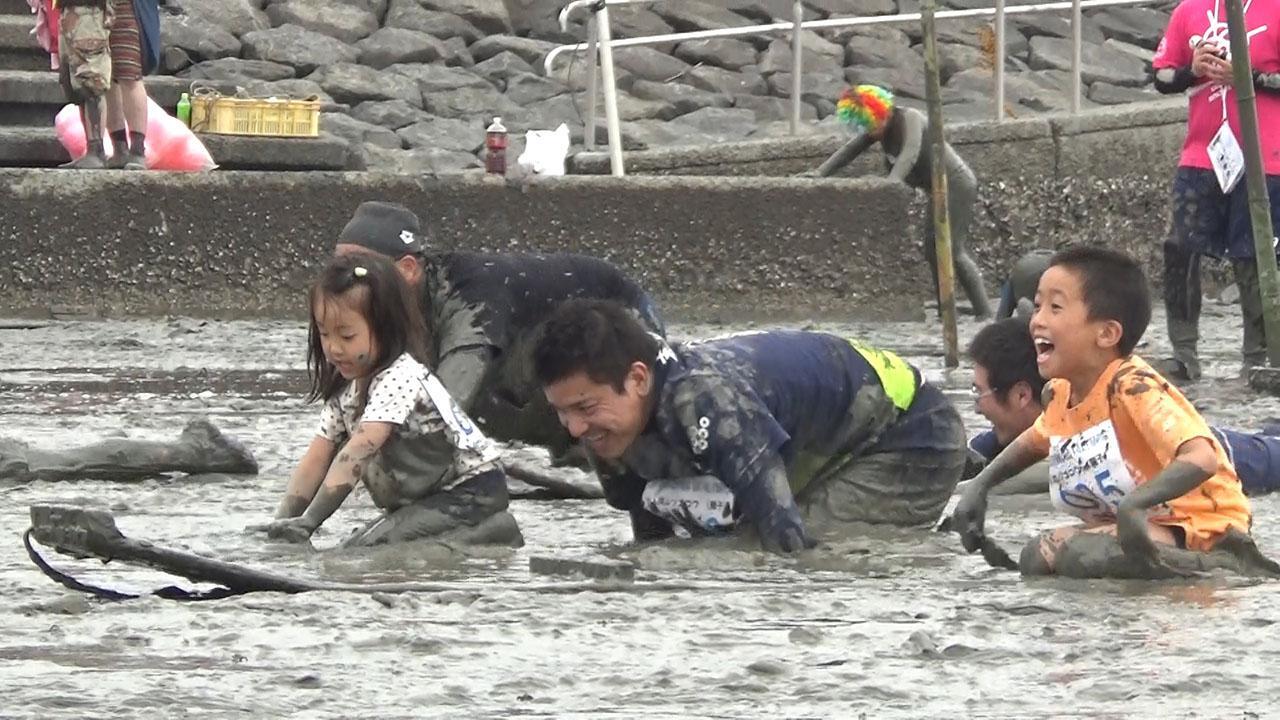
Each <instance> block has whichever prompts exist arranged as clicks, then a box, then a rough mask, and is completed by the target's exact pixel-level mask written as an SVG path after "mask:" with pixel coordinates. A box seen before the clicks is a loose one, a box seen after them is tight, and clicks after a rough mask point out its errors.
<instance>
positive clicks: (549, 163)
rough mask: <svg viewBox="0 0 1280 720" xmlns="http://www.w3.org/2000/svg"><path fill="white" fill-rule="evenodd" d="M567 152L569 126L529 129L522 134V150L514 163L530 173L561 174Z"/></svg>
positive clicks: (562, 124)
mask: <svg viewBox="0 0 1280 720" xmlns="http://www.w3.org/2000/svg"><path fill="white" fill-rule="evenodd" d="M568 154H569V126H568V125H565V124H564V123H561V124H560V127H558V128H556V129H555V130H530V131H528V132H526V133H525V134H524V152H522V153H520V157H519V158H517V159H516V163H517V164H519V165H520V167H522V168H524V170H525V172H528V173H530V174H532V175H563V174H564V159H565V156H566V155H568Z"/></svg>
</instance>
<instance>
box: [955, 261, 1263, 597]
mask: <svg viewBox="0 0 1280 720" xmlns="http://www.w3.org/2000/svg"><path fill="white" fill-rule="evenodd" d="M1035 305H1036V310H1035V314H1034V315H1032V317H1031V327H1030V331H1031V335H1032V338H1033V342H1034V345H1035V349H1036V364H1037V366H1038V368H1039V371H1040V374H1041V376H1043V377H1045V378H1049V379H1050V381H1049V383H1048V385H1047V386H1046V388H1045V408H1044V412H1043V413H1042V414H1041V415H1040V417H1039V418H1038V419H1037V420H1036V421H1035V423H1034V424H1033V425H1032V426H1031V427H1030V428H1028V429H1027V430H1026V431H1024V432H1023V433H1022V434H1021V435H1019V436H1018V438H1017V439H1016V440H1014V441H1013V442H1012V443H1011V444H1010V445H1009V446H1008V447H1007V448H1005V449H1004V451H1002V452H1001V453H1000V454H999V455H997V456H996V458H995V459H994V460H992V461H991V463H990V464H989V465H987V467H986V468H985V469H983V471H982V472H981V473H979V474H978V476H977V477H976V478H974V479H973V480H972V481H971V482H970V484H969V485H968V487H966V488H965V490H964V492H963V495H962V497H961V499H960V502H959V504H958V505H957V507H956V510H955V513H954V515H953V517H952V525H953V527H954V528H956V530H957V531H958V532H959V533H960V537H961V541H962V543H963V544H964V547H965V549H966V550H968V551H969V552H975V551H978V550H983V552H984V557H987V558H988V561H991V557H992V556H991V555H990V554H989V541H988V540H987V539H986V536H985V530H984V518H985V513H986V504H987V495H988V494H989V493H990V491H991V489H992V488H994V487H996V486H997V485H999V484H1000V483H1002V482H1004V481H1006V480H1008V479H1009V478H1011V477H1013V476H1014V475H1016V474H1017V473H1019V472H1021V471H1023V470H1025V469H1026V468H1028V467H1030V466H1031V465H1032V464H1033V463H1035V462H1037V461H1039V460H1041V459H1043V458H1045V457H1046V456H1047V457H1048V458H1049V476H1050V483H1051V484H1050V497H1051V499H1052V501H1053V504H1054V506H1055V507H1056V508H1057V509H1059V510H1061V511H1063V512H1066V513H1068V514H1071V515H1074V516H1076V517H1077V518H1079V519H1080V520H1081V521H1082V523H1081V524H1078V525H1071V526H1067V527H1061V528H1057V529H1055V530H1051V531H1048V532H1045V533H1042V534H1041V535H1039V536H1038V537H1036V538H1033V539H1032V540H1031V541H1030V542H1029V543H1028V544H1027V545H1026V546H1025V547H1024V548H1023V550H1022V556H1021V560H1020V561H1019V563H1018V566H1019V568H1020V570H1021V571H1022V573H1023V574H1024V575H1051V574H1060V575H1068V576H1074V577H1170V576H1174V575H1179V574H1185V572H1186V571H1187V570H1186V568H1187V567H1188V566H1189V567H1191V568H1194V569H1201V568H1206V567H1210V566H1213V565H1214V562H1215V558H1211V557H1210V556H1211V555H1212V556H1221V555H1229V556H1231V557H1232V558H1233V559H1239V558H1242V557H1243V558H1247V559H1248V560H1250V561H1252V562H1254V563H1255V564H1256V565H1259V566H1262V567H1264V568H1265V569H1266V570H1267V571H1269V572H1274V571H1275V570H1278V569H1280V567H1277V566H1276V565H1275V563H1273V562H1271V561H1269V560H1266V559H1265V558H1263V557H1262V555H1261V553H1259V552H1258V550H1257V548H1256V546H1255V545H1254V544H1253V540H1252V538H1251V537H1250V536H1249V531H1250V526H1251V524H1252V516H1251V514H1250V507H1249V500H1248V499H1247V498H1246V497H1245V494H1244V491H1243V489H1242V488H1241V484H1240V479H1239V478H1238V477H1237V475H1236V470H1235V467H1234V466H1232V464H1231V461H1230V460H1229V459H1228V457H1227V452H1226V449H1225V448H1224V447H1223V445H1222V444H1221V442H1220V441H1219V440H1218V439H1217V438H1216V437H1215V435H1214V434H1213V432H1212V431H1211V430H1210V429H1209V426H1208V425H1206V424H1205V422H1204V419H1203V418H1201V417H1200V414H1199V413H1198V412H1196V409H1195V408H1194V407H1193V406H1192V405H1191V403H1190V402H1188V401H1187V399H1186V398H1185V397H1184V396H1183V395H1182V393H1181V392H1179V391H1178V389H1177V388H1176V387H1174V386H1172V385H1171V384H1169V382H1168V381H1166V380H1165V379H1164V378H1163V377H1161V376H1160V375H1159V373H1157V372H1155V371H1154V370H1152V369H1151V367H1150V366H1149V365H1147V363H1146V362H1144V361H1143V360H1142V359H1141V358H1139V357H1138V356H1136V355H1134V354H1133V349H1134V347H1136V346H1137V344H1138V341H1139V340H1140V339H1141V337H1142V334H1143V333H1144V332H1145V331H1146V328H1147V324H1148V323H1149V322H1150V320H1151V296H1150V291H1149V289H1148V287H1147V281H1146V277H1145V276H1144V275H1143V273H1142V269H1141V268H1140V267H1139V265H1138V264H1137V263H1136V262H1135V261H1134V260H1133V259H1132V258H1129V257H1128V256H1126V255H1123V254H1121V253H1117V252H1114V251H1111V250H1106V249H1102V248H1096V247H1075V248H1069V249H1067V250H1063V251H1062V252H1060V253H1058V254H1057V255H1056V256H1054V258H1053V260H1052V261H1051V263H1050V266H1049V269H1048V270H1047V271H1045V273H1044V275H1043V276H1041V278H1040V285H1039V289H1038V290H1037V293H1036V298H1035ZM1180 550H1185V551H1189V553H1182V555H1181V556H1179V555H1178V552H1179V551H1180ZM1217 551H1225V552H1217ZM1188 556H1190V557H1189V559H1190V562H1189V563H1188V562H1185V561H1186V560H1188ZM1171 559H1172V560H1174V562H1172V563H1171V562H1170V560H1171ZM1175 565H1176V566H1177V567H1175Z"/></svg>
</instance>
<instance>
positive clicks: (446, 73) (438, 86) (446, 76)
mask: <svg viewBox="0 0 1280 720" xmlns="http://www.w3.org/2000/svg"><path fill="white" fill-rule="evenodd" d="M383 72H388V73H394V74H397V75H403V76H405V77H408V78H411V79H412V80H413V81H414V82H416V83H417V84H418V89H419V90H420V91H421V92H422V94H423V95H431V94H433V93H438V92H445V91H448V90H457V89H458V88H479V89H482V90H484V89H489V90H492V89H493V85H492V84H490V83H489V81H487V80H485V79H484V78H482V77H480V76H479V75H476V74H475V73H473V72H471V71H470V70H464V69H462V68H451V67H445V66H443V65H427V64H421V63H418V64H408V65H400V64H397V65H390V66H388V67H387V68H386V69H385V70H383Z"/></svg>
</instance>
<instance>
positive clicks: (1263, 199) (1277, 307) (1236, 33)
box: [1227, 0, 1280, 368]
mask: <svg viewBox="0 0 1280 720" xmlns="http://www.w3.org/2000/svg"><path fill="white" fill-rule="evenodd" d="M1227 29H1228V32H1229V33H1230V34H1231V72H1232V74H1233V75H1234V76H1235V77H1234V78H1233V79H1234V83H1233V84H1234V86H1235V91H1236V110H1237V112H1238V113H1239V115H1240V134H1241V135H1242V136H1243V137H1241V138H1240V140H1241V150H1243V151H1244V173H1245V174H1244V180H1245V183H1246V184H1247V185H1248V190H1249V218H1250V219H1251V220H1252V221H1253V248H1254V254H1255V255H1256V257H1257V262H1258V290H1259V292H1261V293H1262V318H1263V325H1264V326H1265V328H1266V332H1267V360H1268V361H1270V363H1271V366H1272V367H1273V368H1280V277H1277V272H1276V251H1275V245H1274V244H1273V243H1274V242H1275V229H1274V228H1273V227H1272V226H1271V202H1270V200H1269V198H1268V197H1267V179H1266V173H1265V171H1264V170H1263V167H1262V144H1261V142H1259V140H1258V104H1257V99H1256V96H1255V94H1254V90H1253V64H1252V63H1251V62H1249V35H1248V29H1247V27H1246V26H1245V18H1244V7H1243V6H1242V5H1241V2H1240V0H1227Z"/></svg>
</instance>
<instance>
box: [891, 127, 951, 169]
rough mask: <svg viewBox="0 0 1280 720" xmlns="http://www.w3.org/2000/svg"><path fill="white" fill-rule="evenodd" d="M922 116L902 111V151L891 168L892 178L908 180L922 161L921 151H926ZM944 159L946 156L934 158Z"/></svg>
mask: <svg viewBox="0 0 1280 720" xmlns="http://www.w3.org/2000/svg"><path fill="white" fill-rule="evenodd" d="M920 118H921V116H920V114H919V113H914V112H907V113H902V121H903V123H904V124H905V127H904V128H903V129H902V136H903V141H902V152H900V153H898V158H897V160H894V162H893V168H892V169H890V170H889V179H890V180H894V181H897V182H906V181H907V175H909V174H911V171H912V169H914V168H915V166H916V163H918V162H920V153H922V152H924V123H922V122H921V121H920ZM943 160H944V158H934V162H943Z"/></svg>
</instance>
